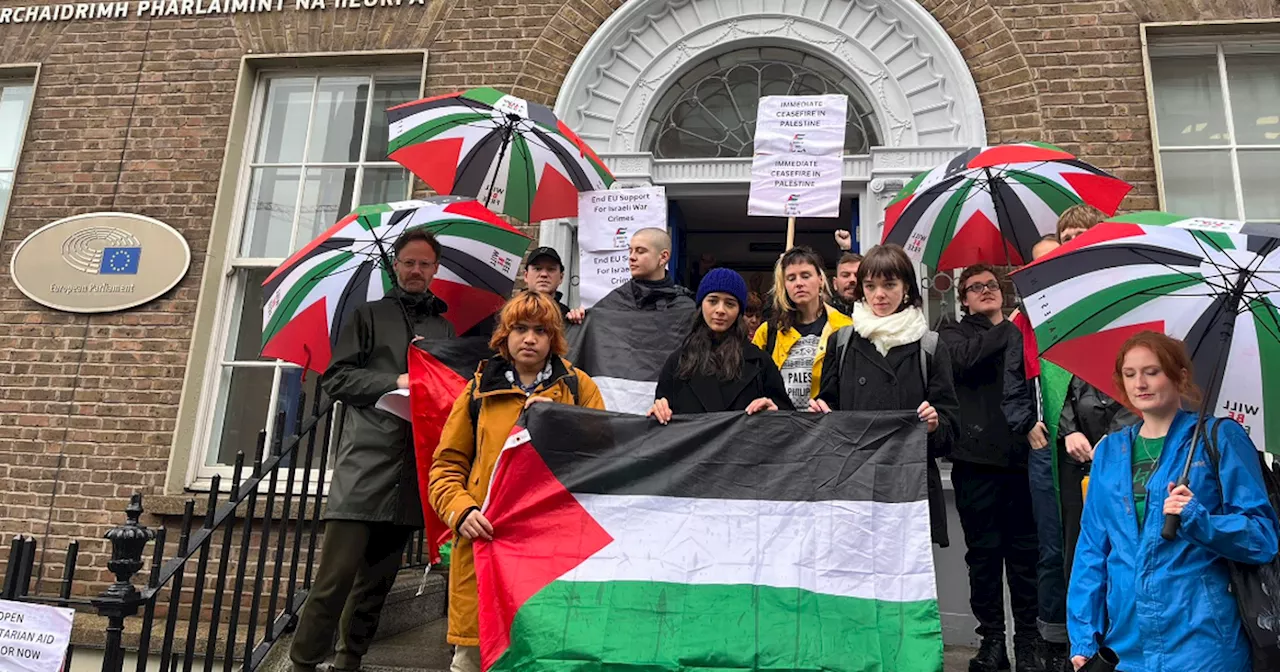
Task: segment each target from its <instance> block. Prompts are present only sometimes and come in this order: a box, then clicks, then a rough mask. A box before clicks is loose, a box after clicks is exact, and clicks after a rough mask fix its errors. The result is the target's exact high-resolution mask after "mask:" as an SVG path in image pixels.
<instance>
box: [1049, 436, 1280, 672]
mask: <svg viewBox="0 0 1280 672" xmlns="http://www.w3.org/2000/svg"><path fill="white" fill-rule="evenodd" d="M1195 422H1196V416H1195V414H1192V413H1186V412H1180V413H1178V416H1177V418H1176V419H1175V420H1174V422H1173V426H1172V427H1170V429H1169V434H1168V436H1167V437H1166V439H1165V446H1164V451H1163V452H1162V453H1161V455H1160V460H1159V462H1158V464H1157V465H1156V468H1155V471H1154V472H1153V473H1152V475H1151V480H1150V481H1148V482H1147V491H1148V493H1149V494H1148V496H1147V510H1146V520H1145V522H1144V523H1143V525H1142V526H1141V529H1139V526H1138V517H1137V512H1136V511H1135V510H1134V503H1133V476H1132V455H1131V450H1132V447H1133V438H1134V436H1136V434H1137V431H1138V427H1131V428H1128V429H1126V430H1123V431H1120V432H1117V433H1115V434H1110V435H1108V436H1107V437H1106V438H1104V439H1103V440H1102V441H1101V442H1100V443H1099V444H1098V447H1097V450H1096V452H1095V454H1094V462H1093V468H1092V471H1091V473H1090V477H1089V490H1088V493H1087V496H1086V498H1085V505H1084V517H1083V519H1082V521H1081V532H1080V541H1079V543H1078V545H1077V546H1076V555H1075V564H1074V565H1073V568H1072V572H1071V586H1070V588H1069V589H1068V592H1067V630H1068V633H1069V634H1070V636H1071V655H1072V656H1085V657H1086V658H1087V657H1089V656H1092V655H1093V654H1094V653H1095V652H1096V651H1097V648H1098V644H1097V642H1098V641H1099V639H1100V640H1101V641H1102V643H1103V644H1105V645H1107V646H1109V647H1111V648H1112V649H1114V650H1115V651H1116V653H1117V654H1118V655H1119V656H1120V667H1119V669H1120V670H1123V671H1124V672H1173V671H1175V670H1177V671H1178V672H1183V671H1185V670H1196V671H1197V672H1248V670H1250V669H1251V664H1250V657H1249V643H1248V640H1247V639H1246V638H1245V634H1244V629H1243V627H1242V626H1241V623H1240V615H1239V612H1238V611H1237V609H1236V603H1235V598H1234V597H1233V596H1232V594H1231V593H1230V587H1229V586H1230V579H1229V574H1228V569H1227V563H1226V562H1225V559H1231V560H1236V561H1238V562H1245V563H1254V564H1261V563H1264V562H1268V561H1270V560H1271V559H1272V558H1273V557H1274V556H1275V555H1276V550H1277V536H1278V535H1280V522H1277V519H1276V513H1275V511H1274V510H1273V509H1272V507H1271V504H1270V503H1269V502H1268V500H1267V493H1266V489H1265V487H1264V485H1263V481H1262V472H1261V471H1260V470H1259V467H1258V458H1257V455H1256V449H1255V448H1254V446H1253V442H1251V441H1250V440H1249V436H1248V435H1247V434H1246V433H1245V431H1244V428H1243V427H1241V426H1240V425H1239V424H1237V423H1235V422H1233V421H1229V420H1220V419H1215V420H1211V421H1210V422H1209V425H1208V428H1207V430H1206V431H1214V432H1217V433H1218V434H1217V436H1218V444H1217V445H1218V451H1219V452H1220V453H1221V456H1222V457H1221V466H1220V472H1221V479H1222V486H1223V487H1219V482H1218V476H1217V474H1215V473H1214V468H1213V463H1212V462H1210V461H1209V456H1208V453H1207V452H1206V449H1205V444H1204V441H1203V439H1202V440H1201V441H1200V442H1199V444H1198V446H1199V447H1198V449H1197V450H1196V458H1195V462H1194V463H1193V464H1192V467H1191V484H1190V486H1189V487H1190V488H1191V492H1192V493H1193V494H1194V496H1193V497H1192V499H1191V501H1190V502H1189V503H1188V504H1187V506H1186V507H1185V508H1184V509H1183V513H1182V525H1181V527H1179V529H1178V536H1177V538H1176V539H1174V540H1173V541H1165V540H1164V539H1163V538H1162V537H1161V536H1160V529H1161V527H1163V525H1164V500H1165V498H1166V497H1167V496H1168V484H1169V483H1174V482H1176V481H1177V480H1178V477H1179V476H1181V475H1182V468H1183V466H1184V465H1185V464H1186V460H1187V451H1188V449H1189V447H1190V444H1191V435H1192V433H1193V431H1194V430H1195ZM1219 425H1221V428H1219ZM1224 490H1225V491H1226V492H1227V493H1228V494H1227V496H1226V497H1225V499H1224V497H1223V494H1222V493H1223V491H1224Z"/></svg>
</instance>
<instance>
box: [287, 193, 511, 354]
mask: <svg viewBox="0 0 1280 672" xmlns="http://www.w3.org/2000/svg"><path fill="white" fill-rule="evenodd" d="M416 227H423V228H426V229H427V230H429V231H431V232H433V233H435V235H436V238H437V239H438V240H439V241H440V245H441V247H442V248H443V249H442V253H441V257H440V266H439V268H438V270H437V271H436V275H435V279H434V280H433V281H432V282H431V291H432V293H434V294H435V295H436V296H438V297H440V298H441V299H444V301H445V303H447V304H448V305H449V310H448V311H447V312H446V313H445V318H446V319H448V320H449V321H450V322H451V323H452V324H453V326H454V329H455V330H456V331H457V332H458V333H463V332H466V331H467V330H468V329H470V328H471V327H473V326H475V325H476V324H477V323H479V322H480V321H481V320H483V319H485V318H486V317H488V316H490V315H492V314H493V313H494V311H496V310H498V309H499V308H501V307H502V304H503V303H504V302H505V301H506V299H507V297H509V296H510V295H511V291H512V289H513V288H514V287H515V277H516V271H517V269H518V268H519V266H520V259H521V257H522V256H523V255H524V251H525V249H526V248H528V246H529V238H528V237H527V236H525V235H524V234H523V233H520V232H519V231H517V230H516V229H514V228H512V227H511V225H509V224H507V223H506V222H504V221H502V219H501V218H500V217H498V216H497V215H495V214H493V213H492V212H490V211H489V210H488V209H486V208H485V207H484V206H483V205H480V204H479V203H477V202H476V201H473V200H470V199H460V198H457V197H452V196H443V197H436V198H432V199H427V200H424V201H403V202H399V203H385V204H380V205H370V206H365V207H362V208H359V209H357V210H356V211H355V212H353V213H351V214H350V215H347V216H346V217H345V218H343V219H342V221H340V222H338V223H337V224H335V225H334V226H333V227H332V228H330V229H329V230H328V231H326V232H325V233H324V234H323V235H321V236H320V237H319V238H317V239H315V240H314V241H312V242H311V243H310V244H308V245H307V246H306V247H304V248H302V249H301V250H299V251H298V252H297V253H295V254H294V255H293V256H292V257H289V259H288V260H287V261H285V262H284V264H282V265H281V266H280V267H279V268H277V269H276V270H275V271H274V272H273V273H272V274H271V275H270V276H269V277H268V278H267V280H266V281H265V282H264V283H263V284H262V286H263V291H262V295H263V297H265V300H264V305H263V307H262V344H263V345H262V354H263V355H264V356H266V357H275V358H277V359H283V360H285V361H289V362H293V363H295V364H298V365H300V366H303V367H305V368H308V369H311V370H312V371H315V372H317V373H324V371H325V369H326V368H328V366H329V360H330V358H331V356H332V347H333V344H334V343H335V342H336V341H337V338H338V333H339V331H340V330H341V328H342V324H343V322H344V321H345V320H346V319H347V318H348V317H349V316H350V315H351V313H352V312H353V311H355V309H356V308H357V307H359V306H360V305H361V304H363V303H365V302H367V301H376V300H378V299H380V298H382V297H383V296H385V295H386V293H387V291H388V290H390V289H391V288H392V287H393V286H394V285H395V275H394V273H393V272H392V271H391V261H392V259H391V254H392V248H393V246H394V244H395V240H396V238H398V237H399V236H400V234H402V233H404V232H405V231H406V230H408V229H410V228H416Z"/></svg>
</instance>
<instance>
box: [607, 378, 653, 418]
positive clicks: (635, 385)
mask: <svg viewBox="0 0 1280 672" xmlns="http://www.w3.org/2000/svg"><path fill="white" fill-rule="evenodd" d="M591 380H593V381H595V383H596V387H598V388H600V396H602V397H604V407H605V409H606V410H610V411H613V412H615V413H634V414H636V415H644V414H645V413H648V412H649V407H651V406H653V393H654V391H655V390H657V389H658V381H656V380H628V379H626V378H610V377H608V376H592V377H591Z"/></svg>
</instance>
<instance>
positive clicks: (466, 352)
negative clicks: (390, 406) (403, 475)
mask: <svg viewBox="0 0 1280 672" xmlns="http://www.w3.org/2000/svg"><path fill="white" fill-rule="evenodd" d="M492 354H493V351H491V350H490V349H489V334H483V335H481V336H468V337H466V338H450V339H441V340H429V341H428V340H423V341H418V342H416V343H414V344H413V345H411V346H409V405H410V408H411V409H412V416H413V452H414V457H415V458H416V466H417V469H418V497H419V499H420V501H421V502H422V517H423V520H424V521H425V522H426V528H427V546H428V549H429V555H430V556H431V562H432V563H433V564H434V563H437V562H440V546H442V545H444V543H445V542H447V541H448V540H449V537H450V536H451V535H452V532H451V530H450V529H449V526H447V525H445V524H444V521H442V520H440V517H439V516H437V515H436V511H435V509H434V508H432V507H431V503H430V502H429V501H428V490H427V485H428V484H429V483H430V481H431V459H432V457H433V456H434V455H435V452H436V446H438V445H439V444H440V434H441V433H442V432H443V431H444V423H445V421H447V420H448V419H449V412H450V411H451V410H453V403H454V401H456V400H457V398H458V395H460V394H462V393H463V392H464V391H465V390H466V387H467V383H468V382H470V381H471V379H472V378H473V377H474V376H475V373H476V369H478V368H479V367H480V363H481V362H483V361H485V360H486V359H488V358H489V357H490V355H492Z"/></svg>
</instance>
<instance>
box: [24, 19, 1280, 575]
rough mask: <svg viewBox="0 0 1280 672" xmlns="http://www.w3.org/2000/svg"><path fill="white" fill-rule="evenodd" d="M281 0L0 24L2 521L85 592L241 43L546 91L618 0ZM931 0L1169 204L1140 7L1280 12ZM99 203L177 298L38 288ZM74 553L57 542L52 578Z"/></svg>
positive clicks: (198, 229) (137, 441) (165, 378)
mask: <svg viewBox="0 0 1280 672" xmlns="http://www.w3.org/2000/svg"><path fill="white" fill-rule="evenodd" d="M29 1H30V2H39V0H29ZM18 4H25V2H24V3H19V2H14V1H13V0H0V8H3V7H7V6H16V5H18ZM285 4H286V6H285V7H284V9H283V10H282V11H278V12H270V13H263V14H244V15H235V16H207V17H202V18H154V19H146V18H143V19H137V18H135V17H134V16H130V17H129V18H127V19H117V20H98V21H69V22H61V23H28V24H18V25H0V68H4V67H5V66H9V65H17V64H33V63H39V64H40V66H41V71H40V79H39V85H38V88H37V90H36V93H35V99H34V103H33V108H32V112H31V115H30V120H29V124H28V128H27V134H26V140H25V145H24V147H23V151H22V155H21V158H20V162H19V164H18V169H17V173H16V183H15V186H14V189H13V196H12V201H11V204H10V206H9V210H8V214H7V217H6V218H5V219H4V225H3V233H2V236H0V260H3V262H4V263H3V264H0V535H3V536H4V537H5V538H6V539H7V538H8V537H9V536H11V535H13V534H31V535H35V536H36V537H37V538H38V539H40V540H41V543H42V544H45V545H47V546H48V547H49V548H50V549H51V552H50V560H51V561H52V559H53V557H54V556H58V555H60V550H59V549H61V548H63V547H64V546H65V544H66V541H67V540H68V539H71V538H81V539H85V540H86V541H87V543H86V544H85V546H84V547H83V550H82V556H81V560H80V567H81V568H83V571H84V573H85V574H84V578H85V579H87V580H86V581H82V582H81V583H80V592H96V590H97V589H98V588H97V587H96V586H95V585H94V583H93V581H95V580H101V578H102V568H105V564H106V559H107V557H106V555H104V552H105V550H106V549H105V546H104V544H103V543H102V542H101V541H99V539H100V538H101V535H102V533H103V532H104V531H105V529H106V528H107V527H108V526H109V525H110V524H111V523H113V522H115V521H118V520H119V519H120V517H121V513H120V511H121V510H122V509H123V507H124V504H125V502H126V500H127V498H128V496H129V495H130V494H131V493H133V492H135V491H140V492H143V493H144V494H147V495H158V494H162V493H163V491H164V482H165V477H166V472H167V471H168V469H169V459H170V452H171V449H172V444H173V442H174V437H173V433H174V427H175V422H176V417H177V411H178V404H179V399H180V395H181V393H182V386H183V380H184V376H185V375H186V366H187V361H188V355H189V352H188V351H189V348H190V336H191V330H192V329H193V324H194V313H195V310H196V302H197V296H198V293H199V291H200V287H199V284H200V281H201V280H200V279H201V274H202V272H203V267H204V264H205V263H206V259H207V258H209V257H208V255H210V254H212V255H214V257H213V258H215V259H220V255H221V251H220V250H210V249H209V244H208V241H209V237H210V228H211V226H212V220H213V213H214V209H215V198H216V196H217V191H218V182H219V177H220V174H221V171H222V169H223V157H224V151H225V147H226V145H227V142H228V137H227V135H228V129H229V126H230V120H231V114H232V107H233V97H234V94H235V88H236V82H237V76H238V71H239V68H240V65H241V58H242V57H243V56H245V55H250V54H273V55H288V54H315V53H326V52H349V51H371V50H392V49H425V50H427V51H428V54H429V56H428V64H427V71H426V72H427V74H426V82H425V86H426V90H427V93H428V94H434V93H442V92H448V91H453V90H458V89H464V88H469V87H474V86H481V85H485V86H494V87H498V88H501V89H506V90H510V91H512V92H513V93H515V94H517V95H521V96H525V97H528V98H530V99H532V100H535V101H538V102H542V103H547V104H551V103H554V101H555V97H556V95H557V93H558V91H559V88H560V83H561V81H562V80H563V78H564V76H565V74H566V73H567V72H568V70H569V67H570V65H571V64H572V62H573V60H574V58H575V57H576V56H577V55H578V53H579V52H580V51H581V50H582V48H583V45H584V44H585V43H586V42H587V40H588V39H589V38H590V36H591V35H592V33H593V32H594V31H595V30H596V29H597V27H599V26H600V24H601V23H602V22H604V21H605V19H606V18H607V17H608V16H609V14H610V13H611V12H612V11H613V10H614V9H616V7H617V6H618V5H620V4H621V3H620V2H619V1H618V0H563V1H555V0H429V2H428V4H427V5H425V6H423V5H410V4H409V3H408V1H407V0H406V1H405V2H404V3H402V5H401V6H399V7H377V8H371V9H366V8H360V9H335V8H333V7H330V8H329V9H326V10H323V11H321V10H313V11H304V10H295V9H293V8H292V6H291V5H292V2H288V3H285ZM331 4H332V3H331ZM921 4H922V5H923V6H924V7H925V8H926V9H927V10H928V11H929V12H931V13H932V14H933V16H934V17H936V19H937V20H938V22H939V23H940V24H941V25H942V26H943V27H944V28H945V30H946V31H947V33H948V34H949V35H950V36H951V37H952V39H953V40H954V41H955V43H956V44H957V45H958V47H959V48H960V50H961V52H962V53H963V55H964V56H965V58H966V60H967V61H968V64H969V67H970V70H971V72H972V74H973V78H974V80H975V81H976V83H977V87H978V91H979V93H980V96H981V100H982V104H983V107H984V109H985V113H986V124H987V129H988V135H989V139H990V141H992V142H1003V141H1011V140H1024V139H1032V140H1044V141H1048V142H1052V143H1055V144H1058V145H1061V146H1063V147H1065V148H1066V149H1068V150H1070V151H1073V152H1076V153H1078V154H1079V155H1080V156H1082V157H1083V158H1085V159H1086V160H1088V161H1091V162H1093V163H1095V164H1096V165H1098V166H1100V167H1103V168H1105V169H1108V170H1111V171H1114V172H1115V173H1116V174H1117V175H1118V176H1120V177H1122V178H1124V179H1126V180H1129V181H1131V182H1132V183H1134V184H1135V185H1136V188H1135V190H1134V192H1133V194H1132V195H1131V196H1130V199H1129V201H1128V202H1127V203H1126V208H1127V209H1131V210H1133V209H1148V208H1154V207H1156V205H1157V201H1156V185H1155V172H1154V167H1153V156H1152V143H1151V131H1150V127H1149V123H1148V107H1147V94H1146V90H1145V83H1144V74H1143V63H1142V51H1141V45H1140V32H1139V26H1140V24H1141V23H1142V22H1154V21H1208V20H1235V19H1262V18H1276V17H1280V5H1278V4H1277V3H1276V2H1275V1H1274V0H1165V1H1160V2H1155V1H1152V2H1141V1H1138V0H1134V1H1131V2H1123V1H1119V0H1100V1H1094V0H921ZM2 74H3V72H0V75H2ZM91 211H123V212H134V213H139V214H142V215H147V216H150V217H154V218H157V219H159V220H161V221H163V222H166V223H168V224H169V225H170V226H173V227H174V228H175V229H177V230H178V231H179V232H181V233H182V234H183V236H185V237H186V239H187V241H188V242H189V244H190V246H191V250H192V253H193V254H192V257H193V260H192V267H191V271H190V272H189V274H188V275H187V277H186V278H185V279H184V280H183V281H182V282H181V283H180V284H179V285H178V287H177V288H176V289H175V290H173V291H172V292H170V293H169V294H168V295H167V296H165V297H164V298H162V299H161V300H158V301H155V302H152V303H151V304H148V305H146V306H144V307H141V308H138V309H133V310H129V311H125V312H121V313H115V314H104V315H93V316H85V315H71V314H66V313H60V312H56V311H53V310H50V309H46V308H44V307H42V306H39V305H37V304H35V303H33V302H32V301H30V300H28V299H27V298H26V297H25V296H23V294H22V293H21V292H20V291H19V290H18V289H17V288H16V287H15V286H14V284H13V282H12V281H11V279H10V278H9V277H8V276H9V264H8V261H9V259H10V257H11V255H12V254H13V251H14V249H15V247H16V246H17V245H18V243H19V242H20V241H21V240H22V239H23V238H24V237H26V236H27V235H29V234H30V233H31V232H32V231H34V230H36V229H37V228H39V227H41V226H43V225H45V224H47V223H49V222H51V221H53V220H56V219H60V218H62V217H66V216H69V215H73V214H77V213H82V212H91ZM218 263H220V260H219V262H218ZM55 483H56V486H55ZM170 494H176V493H170ZM46 530H47V534H48V537H47V540H46V538H45V535H46ZM60 571H61V570H60V568H58V567H57V566H56V565H55V564H53V563H52V562H51V563H50V564H49V566H48V567H46V569H45V572H44V576H45V578H46V579H48V578H49V577H56V576H57V575H58V573H59V572H60Z"/></svg>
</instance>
